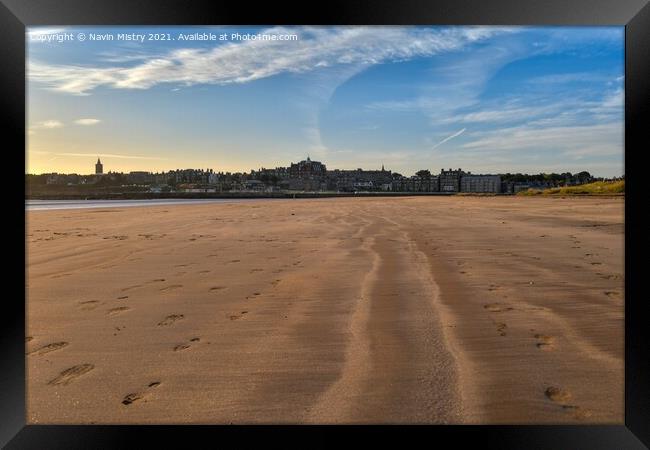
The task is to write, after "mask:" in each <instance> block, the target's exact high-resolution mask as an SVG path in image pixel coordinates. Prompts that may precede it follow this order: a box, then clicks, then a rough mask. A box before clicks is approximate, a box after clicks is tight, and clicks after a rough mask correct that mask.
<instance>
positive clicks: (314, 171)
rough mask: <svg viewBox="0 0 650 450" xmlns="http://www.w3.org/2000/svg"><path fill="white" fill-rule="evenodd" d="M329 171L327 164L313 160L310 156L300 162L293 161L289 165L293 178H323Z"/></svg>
mask: <svg viewBox="0 0 650 450" xmlns="http://www.w3.org/2000/svg"><path fill="white" fill-rule="evenodd" d="M326 173H327V169H326V168H325V164H323V163H321V162H319V161H312V160H311V159H310V158H309V156H307V159H306V160H303V161H300V162H299V163H291V167H289V175H290V177H291V178H308V179H312V178H321V177H324V176H325V175H326Z"/></svg>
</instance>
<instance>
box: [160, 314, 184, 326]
mask: <svg viewBox="0 0 650 450" xmlns="http://www.w3.org/2000/svg"><path fill="white" fill-rule="evenodd" d="M184 318H185V316H184V315H183V314H171V315H169V316H167V317H165V318H164V319H163V320H161V321H160V322H158V326H159V327H164V326H168V325H171V324H173V323H174V322H176V321H179V320H182V319H184Z"/></svg>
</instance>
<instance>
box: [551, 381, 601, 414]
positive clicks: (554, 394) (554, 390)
mask: <svg viewBox="0 0 650 450" xmlns="http://www.w3.org/2000/svg"><path fill="white" fill-rule="evenodd" d="M544 394H545V395H546V397H547V398H548V399H549V400H551V401H552V402H553V403H557V404H558V405H560V406H561V407H562V409H564V410H565V411H567V412H572V413H573V417H575V418H576V419H587V418H589V417H591V416H592V412H591V411H590V410H588V409H585V408H582V407H580V406H577V405H570V404H569V401H570V400H571V399H572V398H573V396H572V395H571V393H570V392H569V391H567V390H566V389H562V388H559V387H557V386H550V387H548V388H546V391H544Z"/></svg>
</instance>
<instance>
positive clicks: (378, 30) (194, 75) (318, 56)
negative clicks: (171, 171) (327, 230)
mask: <svg viewBox="0 0 650 450" xmlns="http://www.w3.org/2000/svg"><path fill="white" fill-rule="evenodd" d="M514 30H516V28H500V27H459V28H455V27H454V28H437V29H436V28H414V27H333V28H332V27H328V28H321V27H301V28H290V29H289V28H286V27H274V28H270V29H267V30H264V31H262V32H263V33H268V34H287V33H297V34H298V35H299V39H298V40H297V41H292V42H286V41H245V42H243V43H227V44H225V45H219V46H217V47H215V48H211V49H203V48H184V49H176V50H173V51H171V52H170V53H168V54H166V55H164V56H161V57H153V58H149V59H147V60H144V61H143V62H141V63H139V64H135V65H131V66H128V67H105V66H90V65H61V64H47V63H43V62H39V61H30V64H29V68H28V76H29V79H30V80H32V81H36V82H38V83H42V84H43V85H45V86H48V87H49V88H52V89H54V90H57V91H61V92H67V93H71V94H77V95H87V94H88V93H89V92H90V91H92V90H93V89H95V88H97V87H99V86H108V87H112V88H123V89H147V88H150V87H152V86H155V85H157V84H159V83H180V84H183V85H193V84H229V83H246V82H250V81H253V80H258V79H261V78H266V77H270V76H273V75H277V74H280V73H304V72H309V71H313V70H315V69H318V68H324V67H332V66H335V65H361V66H364V65H365V66H368V65H373V64H379V63H383V62H387V61H403V60H408V59H411V58H414V57H419V56H431V55H435V54H439V53H441V52H447V51H453V50H458V49H461V48H463V47H464V46H465V45H468V44H471V43H473V42H477V41H481V40H485V39H488V38H490V37H491V36H494V35H496V34H501V33H505V32H512V31H514Z"/></svg>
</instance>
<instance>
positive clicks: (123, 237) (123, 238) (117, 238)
mask: <svg viewBox="0 0 650 450" xmlns="http://www.w3.org/2000/svg"><path fill="white" fill-rule="evenodd" d="M128 238H129V237H128V236H125V235H114V236H104V237H103V238H102V239H115V240H118V241H123V240H125V239H128Z"/></svg>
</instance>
